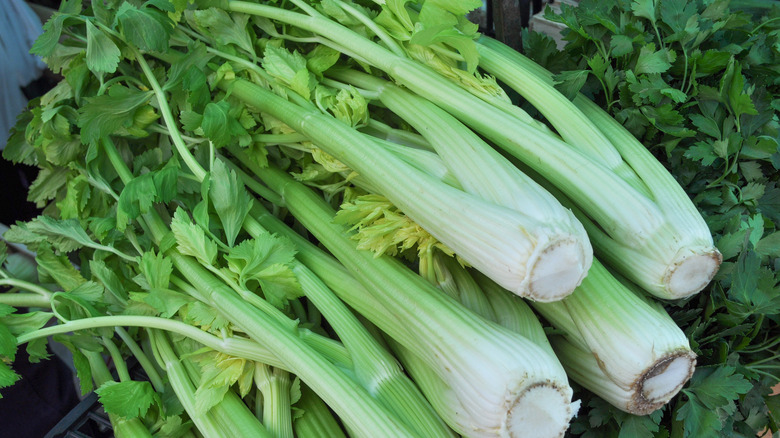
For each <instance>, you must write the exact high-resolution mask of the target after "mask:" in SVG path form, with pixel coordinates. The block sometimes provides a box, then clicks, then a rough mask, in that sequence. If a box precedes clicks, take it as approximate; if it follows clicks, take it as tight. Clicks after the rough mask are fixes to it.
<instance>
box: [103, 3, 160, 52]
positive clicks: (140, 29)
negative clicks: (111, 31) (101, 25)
mask: <svg viewBox="0 0 780 438" xmlns="http://www.w3.org/2000/svg"><path fill="white" fill-rule="evenodd" d="M116 21H117V22H118V23H119V26H120V27H121V29H122V34H123V35H124V37H125V38H126V39H127V41H129V42H130V43H132V44H133V45H135V46H137V47H138V48H140V49H141V50H145V51H156V52H164V51H166V50H167V49H168V39H169V38H170V34H171V32H172V31H173V22H172V21H171V20H170V19H169V18H168V15H167V14H166V13H165V12H164V11H161V10H159V9H156V8H152V7H150V6H148V5H145V6H143V7H141V8H136V7H135V6H133V4H132V3H131V2H123V3H122V6H120V7H119V10H117V12H116Z"/></svg>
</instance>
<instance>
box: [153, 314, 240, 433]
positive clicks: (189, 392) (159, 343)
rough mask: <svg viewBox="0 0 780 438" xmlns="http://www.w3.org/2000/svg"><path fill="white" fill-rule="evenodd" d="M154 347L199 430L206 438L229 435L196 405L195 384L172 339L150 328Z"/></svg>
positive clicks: (159, 361) (159, 362) (181, 401)
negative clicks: (172, 343)
mask: <svg viewBox="0 0 780 438" xmlns="http://www.w3.org/2000/svg"><path fill="white" fill-rule="evenodd" d="M149 338H150V340H151V344H152V349H153V351H154V353H155V358H156V359H157V363H158V364H159V365H160V367H161V368H162V369H163V370H165V373H166V375H167V376H168V383H169V384H170V385H171V388H173V391H174V392H175V393H176V397H177V398H178V400H179V403H181V405H182V407H183V408H184V410H185V411H186V412H187V416H189V417H190V419H191V420H192V422H193V423H195V427H197V428H198V432H199V433H200V434H201V435H203V436H204V437H206V438H211V437H223V436H224V437H229V436H230V435H229V433H228V432H227V431H225V430H223V429H222V428H221V427H220V426H219V424H218V422H217V420H216V419H215V418H214V416H213V415H212V414H211V413H210V412H200V411H199V410H198V409H197V408H196V406H195V385H193V383H192V381H191V380H190V378H189V376H188V375H187V371H186V369H185V368H184V365H183V364H182V363H181V361H180V359H179V357H178V355H176V353H175V352H174V351H173V347H172V346H171V344H170V341H169V340H168V339H167V337H166V336H165V334H164V333H163V332H160V331H158V330H155V329H151V330H149Z"/></svg>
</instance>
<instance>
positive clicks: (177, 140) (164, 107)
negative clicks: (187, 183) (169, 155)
mask: <svg viewBox="0 0 780 438" xmlns="http://www.w3.org/2000/svg"><path fill="white" fill-rule="evenodd" d="M128 47H129V49H130V50H131V53H132V54H133V56H134V57H135V59H136V61H138V65H140V66H141V70H143V72H144V75H146V79H147V80H148V81H149V85H151V87H152V90H153V91H154V94H155V96H156V97H157V104H158V105H159V107H160V113H161V114H162V117H163V120H164V121H165V125H166V126H167V127H168V130H169V135H170V137H171V140H172V141H173V144H174V146H176V150H177V151H178V152H179V156H180V157H181V159H182V160H184V163H185V164H186V165H187V167H188V168H189V169H190V172H192V173H193V174H194V175H195V177H196V178H198V179H199V180H201V181H202V180H203V179H204V178H205V177H206V174H207V172H206V169H204V168H203V166H201V165H200V163H198V161H197V160H196V159H195V157H194V156H193V155H192V153H190V151H189V149H187V145H186V144H185V143H184V139H183V138H182V137H181V133H180V132H179V129H178V127H177V126H176V120H175V119H174V117H173V112H172V111H171V107H170V106H169V105H168V100H167V99H166V97H165V92H164V91H163V90H162V87H161V86H160V83H159V82H158V81H157V78H156V77H155V76H154V72H152V69H151V68H150V67H149V64H148V63H147V62H146V60H145V59H144V57H143V55H142V54H141V52H140V51H138V49H136V48H134V47H132V46H128Z"/></svg>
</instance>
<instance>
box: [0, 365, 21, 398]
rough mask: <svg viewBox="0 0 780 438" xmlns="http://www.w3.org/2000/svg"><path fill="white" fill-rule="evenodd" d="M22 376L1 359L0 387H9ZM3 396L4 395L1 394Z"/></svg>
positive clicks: (0, 396)
mask: <svg viewBox="0 0 780 438" xmlns="http://www.w3.org/2000/svg"><path fill="white" fill-rule="evenodd" d="M21 378H22V376H20V375H19V374H16V371H14V370H13V369H11V367H10V366H8V365H7V364H6V363H5V362H3V361H0V388H7V387H9V386H11V385H13V384H14V383H16V382H17V381H19V379H21ZM0 398H2V395H0Z"/></svg>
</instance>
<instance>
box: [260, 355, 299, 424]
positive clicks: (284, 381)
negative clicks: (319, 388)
mask: <svg viewBox="0 0 780 438" xmlns="http://www.w3.org/2000/svg"><path fill="white" fill-rule="evenodd" d="M254 380H255V385H257V387H258V388H260V392H262V395H263V424H265V426H266V427H267V428H268V431H269V432H270V433H271V435H270V436H273V437H275V438H293V427H292V410H291V406H290V402H291V401H290V388H291V386H290V383H291V382H290V374H289V373H288V372H287V371H284V370H280V369H278V368H271V367H269V366H268V365H265V364H261V363H255V374H254Z"/></svg>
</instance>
